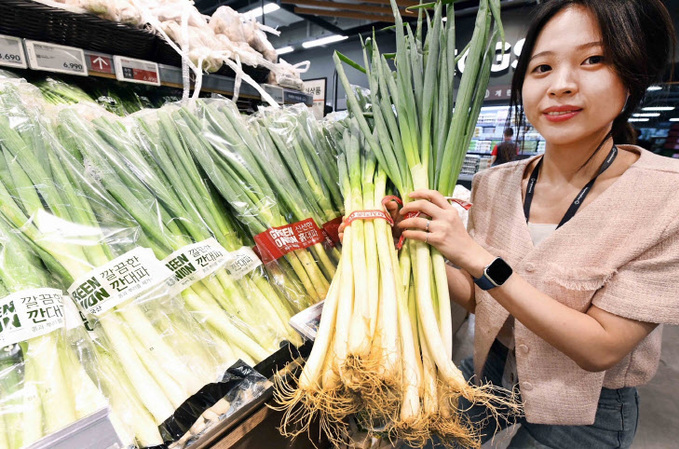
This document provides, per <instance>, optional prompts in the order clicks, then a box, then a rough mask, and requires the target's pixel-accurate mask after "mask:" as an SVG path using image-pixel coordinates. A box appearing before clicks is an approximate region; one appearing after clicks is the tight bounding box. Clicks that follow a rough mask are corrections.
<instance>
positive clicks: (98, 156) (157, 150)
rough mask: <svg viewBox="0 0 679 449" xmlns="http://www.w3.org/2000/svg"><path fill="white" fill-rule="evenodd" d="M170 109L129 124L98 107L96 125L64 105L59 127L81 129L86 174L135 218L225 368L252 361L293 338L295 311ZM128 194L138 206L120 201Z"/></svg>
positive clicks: (78, 132) (73, 132)
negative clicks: (220, 198)
mask: <svg viewBox="0 0 679 449" xmlns="http://www.w3.org/2000/svg"><path fill="white" fill-rule="evenodd" d="M88 109H91V108H88ZM172 109H173V108H163V109H161V110H158V111H145V113H143V114H138V115H136V116H134V117H131V118H130V119H129V120H127V121H125V122H123V121H118V120H117V119H116V118H115V117H110V116H107V115H106V114H103V115H101V116H100V117H98V118H96V119H95V120H94V121H93V122H92V123H89V122H87V121H85V120H83V119H82V118H81V117H82V116H83V115H85V114H84V112H86V111H84V110H82V109H81V110H78V109H69V110H64V111H61V114H60V119H59V122H60V126H61V127H64V128H66V127H67V128H68V131H66V130H64V133H66V132H68V133H70V134H71V135H73V136H80V137H81V138H82V136H87V140H89V142H91V143H90V144H88V145H83V146H82V151H83V158H84V160H85V161H86V165H87V166H88V167H89V168H90V170H89V172H88V174H87V176H88V177H93V176H94V175H92V174H91V172H94V173H96V178H97V180H96V182H101V184H102V185H103V186H104V188H105V189H106V190H108V192H109V193H110V194H111V195H112V196H113V197H115V198H117V199H118V201H119V202H120V204H121V206H124V207H125V206H126V207H127V208H128V210H129V211H130V213H131V214H133V215H134V218H135V220H136V221H137V223H138V224H139V226H140V228H141V232H142V234H143V235H144V236H146V239H147V240H148V241H150V242H152V243H153V248H154V250H155V253H156V256H157V257H158V258H159V259H160V260H162V261H163V263H164V264H165V265H166V266H167V267H168V268H170V269H171V270H172V271H174V272H175V274H176V275H177V278H178V282H177V284H176V285H175V286H174V287H175V291H176V292H177V293H181V295H182V298H183V299H184V301H185V304H186V307H187V308H188V309H189V310H190V311H191V313H192V314H193V315H194V318H196V319H197V320H198V321H199V322H201V323H204V324H205V325H206V326H207V327H208V328H209V330H210V331H211V335H212V337H213V340H214V341H215V342H216V343H217V344H219V345H220V347H219V353H220V354H221V355H223V357H222V358H223V360H224V362H226V364H227V365H226V366H228V365H230V364H231V363H233V361H234V360H235V359H236V358H241V359H243V360H246V361H248V363H251V364H254V363H258V362H259V361H261V360H262V359H263V358H264V357H266V356H267V355H268V354H270V353H271V352H273V351H275V350H276V349H277V348H278V347H279V345H280V343H281V342H282V341H283V340H289V341H293V342H295V343H299V336H298V335H297V334H296V333H294V331H293V330H292V329H291V328H290V327H289V326H288V324H287V323H288V321H289V319H290V317H291V316H292V314H293V308H292V307H291V305H290V304H289V303H288V302H287V300H286V299H285V297H284V296H282V295H281V294H280V293H278V292H277V291H276V290H275V289H274V288H272V286H271V285H270V284H269V282H268V280H267V279H266V278H265V277H264V276H263V269H262V268H261V262H260V261H259V259H258V258H257V256H256V255H255V254H254V253H253V252H252V251H251V250H250V249H249V247H247V246H244V245H243V242H242V241H241V240H240V238H239V236H238V234H237V231H236V229H235V227H234V225H233V223H231V222H230V219H229V217H228V215H227V214H226V213H225V212H224V210H223V208H222V207H221V205H220V204H219V203H218V202H217V201H216V198H215V197H214V195H213V194H212V192H211V191H210V190H209V188H208V186H207V185H206V184H205V183H204V182H203V180H202V176H201V173H200V171H199V170H198V168H197V167H196V166H195V165H194V163H193V160H192V158H191V155H190V154H189V147H188V146H187V140H186V139H185V138H184V137H183V136H182V135H181V134H179V133H178V130H177V129H176V128H175V126H174V125H173V121H172ZM100 112H101V111H100ZM89 115H91V114H89ZM176 161H180V163H176ZM126 192H131V193H132V195H133V196H134V198H135V199H136V201H138V202H140V207H131V206H132V204H130V202H129V201H130V200H128V202H127V203H125V202H124V201H121V200H123V199H124V198H125V193H126ZM149 211H153V213H149Z"/></svg>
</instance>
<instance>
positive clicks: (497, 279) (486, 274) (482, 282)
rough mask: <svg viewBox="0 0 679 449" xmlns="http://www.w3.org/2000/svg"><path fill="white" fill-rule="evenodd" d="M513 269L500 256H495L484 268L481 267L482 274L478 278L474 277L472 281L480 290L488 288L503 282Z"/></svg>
mask: <svg viewBox="0 0 679 449" xmlns="http://www.w3.org/2000/svg"><path fill="white" fill-rule="evenodd" d="M513 272H514V270H512V267H510V266H509V264H508V263H507V262H505V261H504V260H502V258H501V257H498V258H496V259H495V260H494V261H492V262H491V263H490V265H488V266H487V267H486V268H484V269H483V275H481V277H480V278H478V279H474V283H475V284H476V285H478V286H479V287H480V288H481V290H490V289H491V288H495V287H499V286H501V285H502V284H504V283H505V282H506V281H507V279H509V276H511V275H512V273H513Z"/></svg>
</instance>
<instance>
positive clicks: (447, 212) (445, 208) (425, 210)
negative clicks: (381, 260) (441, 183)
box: [398, 190, 493, 277]
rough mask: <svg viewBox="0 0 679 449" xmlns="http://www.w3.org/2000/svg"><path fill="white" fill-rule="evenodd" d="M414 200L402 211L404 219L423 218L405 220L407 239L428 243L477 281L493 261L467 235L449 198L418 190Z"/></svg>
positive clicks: (411, 195) (429, 191) (402, 226)
mask: <svg viewBox="0 0 679 449" xmlns="http://www.w3.org/2000/svg"><path fill="white" fill-rule="evenodd" d="M410 198H412V199H414V200H415V201H412V202H410V203H408V204H406V205H405V206H404V207H403V208H402V209H401V212H400V214H401V216H402V217H405V216H406V215H407V214H409V213H411V212H412V213H416V212H419V213H420V216H419V217H413V218H404V219H403V220H402V221H400V223H399V224H398V228H400V229H401V230H402V233H403V236H405V238H407V239H411V240H419V241H421V242H426V243H428V244H430V245H431V246H433V247H434V248H436V249H437V250H439V252H440V253H441V254H443V256H444V257H445V258H446V259H448V260H449V261H451V262H452V263H453V264H455V265H457V266H458V267H461V268H464V269H465V270H467V271H468V272H469V273H470V274H472V275H473V276H475V277H479V276H481V274H482V272H483V267H485V266H486V265H487V264H488V263H490V262H491V261H492V259H493V257H492V256H491V255H490V254H489V253H488V252H487V251H486V250H485V249H484V248H482V247H481V246H480V245H478V244H477V243H476V242H475V241H474V239H472V238H471V236H470V235H469V234H468V233H467V230H466V229H465V227H464V224H463V223H462V220H461V219H460V214H459V213H458V212H457V210H456V209H455V207H454V206H453V205H451V204H450V203H449V202H448V200H446V198H445V197H444V196H443V195H441V194H440V193H439V192H437V191H435V190H417V191H415V192H413V193H411V194H410Z"/></svg>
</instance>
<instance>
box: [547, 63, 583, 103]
mask: <svg viewBox="0 0 679 449" xmlns="http://www.w3.org/2000/svg"><path fill="white" fill-rule="evenodd" d="M575 78H576V77H575V75H574V73H573V71H572V70H569V69H568V68H565V67H564V68H562V69H558V70H554V72H553V73H552V84H551V86H550V89H549V95H550V96H552V97H559V96H562V95H572V94H574V93H575V92H577V89H578V83H577V80H576V79H575Z"/></svg>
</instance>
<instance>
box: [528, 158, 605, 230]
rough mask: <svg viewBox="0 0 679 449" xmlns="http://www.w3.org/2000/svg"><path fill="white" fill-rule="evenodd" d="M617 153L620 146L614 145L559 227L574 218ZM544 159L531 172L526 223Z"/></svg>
mask: <svg viewBox="0 0 679 449" xmlns="http://www.w3.org/2000/svg"><path fill="white" fill-rule="evenodd" d="M617 155H618V148H617V147H616V146H615V145H613V148H611V151H610V152H609V153H608V156H607V157H606V160H605V161H604V163H603V164H601V168H599V172H598V173H597V174H596V175H595V176H594V177H593V178H592V180H591V181H589V182H588V183H587V185H586V186H585V187H583V188H582V190H581V191H580V193H579V194H578V196H576V197H575V200H573V203H572V204H571V206H570V207H569V208H568V210H567V211H566V215H564V216H563V218H562V219H561V222H560V223H559V225H558V226H557V227H556V228H557V229H559V228H560V227H561V226H563V225H564V224H566V223H567V222H568V220H570V219H571V218H573V216H574V215H575V213H576V212H577V211H578V209H580V206H581V205H582V203H583V202H584V201H585V198H587V194H588V193H589V191H590V190H592V186H593V185H594V182H595V181H596V180H597V178H598V177H599V175H601V174H602V173H603V172H605V171H606V170H607V169H608V167H610V166H611V165H612V164H613V161H614V160H615V158H616V156H617ZM543 159H544V157H542V158H540V160H539V161H538V163H537V165H536V166H535V168H534V169H533V172H532V173H531V174H530V178H529V179H528V188H527V189H526V199H525V200H524V202H523V214H524V215H525V216H526V223H528V218H529V217H530V206H531V203H532V202H533V197H534V196H535V184H536V183H537V181H538V175H539V174H540V168H541V167H542V160H543Z"/></svg>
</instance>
